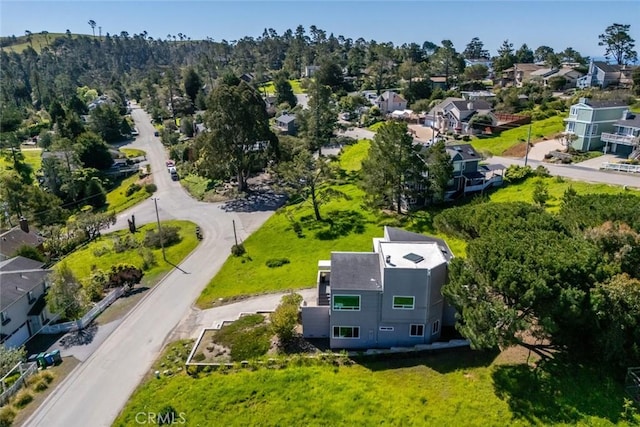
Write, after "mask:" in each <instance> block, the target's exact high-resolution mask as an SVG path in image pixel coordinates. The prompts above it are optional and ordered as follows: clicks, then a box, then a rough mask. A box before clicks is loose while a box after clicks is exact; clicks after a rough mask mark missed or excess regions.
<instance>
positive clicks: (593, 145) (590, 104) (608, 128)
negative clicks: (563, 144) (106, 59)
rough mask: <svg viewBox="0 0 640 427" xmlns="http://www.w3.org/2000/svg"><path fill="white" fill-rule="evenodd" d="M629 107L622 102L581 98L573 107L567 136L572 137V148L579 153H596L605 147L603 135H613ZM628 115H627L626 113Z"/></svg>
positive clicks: (566, 128)
mask: <svg viewBox="0 0 640 427" xmlns="http://www.w3.org/2000/svg"><path fill="white" fill-rule="evenodd" d="M628 109H629V107H628V106H627V104H626V103H625V102H622V101H591V100H589V99H588V98H580V100H579V102H578V103H577V104H574V105H572V106H571V108H570V110H569V117H568V118H566V119H564V121H565V122H566V127H565V134H566V135H571V136H572V138H571V146H572V147H573V148H575V149H576V150H578V151H594V150H600V149H602V148H603V147H604V145H605V144H604V141H603V140H602V139H601V137H600V136H601V134H602V133H611V132H612V131H613V129H614V124H615V123H616V122H617V121H618V120H620V119H621V118H622V117H623V113H625V112H626V111H627V110H628ZM625 114H626V113H625Z"/></svg>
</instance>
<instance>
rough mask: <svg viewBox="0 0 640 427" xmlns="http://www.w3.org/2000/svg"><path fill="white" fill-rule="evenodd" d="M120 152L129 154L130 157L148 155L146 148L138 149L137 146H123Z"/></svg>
mask: <svg viewBox="0 0 640 427" xmlns="http://www.w3.org/2000/svg"><path fill="white" fill-rule="evenodd" d="M120 152H122V153H123V154H124V155H125V156H127V158H128V159H130V158H132V157H142V156H146V155H147V153H146V152H145V151H144V150H138V149H137V148H121V149H120Z"/></svg>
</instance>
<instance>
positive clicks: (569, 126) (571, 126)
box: [565, 122, 576, 133]
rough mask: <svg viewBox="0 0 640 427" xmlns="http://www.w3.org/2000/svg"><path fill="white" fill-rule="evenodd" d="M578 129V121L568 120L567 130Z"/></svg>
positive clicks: (573, 130)
mask: <svg viewBox="0 0 640 427" xmlns="http://www.w3.org/2000/svg"><path fill="white" fill-rule="evenodd" d="M575 131H576V122H567V128H566V130H565V132H571V133H573V132H575Z"/></svg>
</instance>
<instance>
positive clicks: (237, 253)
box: [231, 243, 247, 256]
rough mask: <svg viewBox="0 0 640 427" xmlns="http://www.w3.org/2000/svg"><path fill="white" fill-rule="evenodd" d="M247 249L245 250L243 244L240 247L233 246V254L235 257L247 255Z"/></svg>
mask: <svg viewBox="0 0 640 427" xmlns="http://www.w3.org/2000/svg"><path fill="white" fill-rule="evenodd" d="M246 252H247V251H246V249H245V248H244V245H243V244H242V243H240V244H238V245H233V246H231V253H232V254H233V256H242V255H244V254H245V253H246Z"/></svg>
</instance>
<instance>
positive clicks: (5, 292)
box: [0, 256, 52, 347]
mask: <svg viewBox="0 0 640 427" xmlns="http://www.w3.org/2000/svg"><path fill="white" fill-rule="evenodd" d="M43 266H44V264H43V263H42V262H40V261H34V260H32V259H29V258H25V257H21V256H18V257H14V258H11V259H7V260H4V261H0V294H1V295H2V298H0V320H1V324H0V342H1V343H2V344H3V345H4V346H6V347H19V346H21V345H22V344H24V343H25V342H26V341H27V340H29V338H31V337H32V336H33V335H35V334H37V333H38V331H40V329H42V326H44V325H45V324H46V323H47V322H49V320H50V319H51V317H52V315H51V313H49V311H48V310H47V307H46V301H45V293H46V289H47V277H48V276H49V274H50V273H51V270H46V269H43V268H42V267H43Z"/></svg>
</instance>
